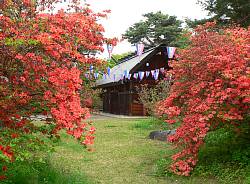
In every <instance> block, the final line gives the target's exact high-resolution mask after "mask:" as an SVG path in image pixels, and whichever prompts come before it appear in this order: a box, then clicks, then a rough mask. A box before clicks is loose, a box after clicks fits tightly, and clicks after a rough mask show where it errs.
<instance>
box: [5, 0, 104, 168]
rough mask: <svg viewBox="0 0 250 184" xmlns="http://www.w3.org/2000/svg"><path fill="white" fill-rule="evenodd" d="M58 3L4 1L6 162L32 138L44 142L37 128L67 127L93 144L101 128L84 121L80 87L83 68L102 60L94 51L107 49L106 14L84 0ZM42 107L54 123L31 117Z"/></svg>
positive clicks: (53, 0)
mask: <svg viewBox="0 0 250 184" xmlns="http://www.w3.org/2000/svg"><path fill="white" fill-rule="evenodd" d="M57 3H59V1H57V0H36V1H33V0H15V1H12V0H9V1H1V2H0V28H1V29H0V55H1V57H0V161H1V162H2V161H13V160H14V159H15V158H17V157H18V158H19V156H20V157H21V156H22V154H21V152H22V151H24V149H25V148H26V147H25V145H26V146H27V144H31V143H34V142H36V143H37V144H43V141H42V140H41V139H39V137H41V135H40V134H39V135H40V136H35V135H37V133H42V134H44V135H50V136H51V135H53V134H56V133H57V131H59V130H61V129H66V130H67V133H68V134H70V135H72V136H74V137H75V138H76V139H78V140H79V141H80V142H81V143H82V144H84V145H90V144H93V139H94V136H93V134H94V132H95V128H94V127H91V126H89V124H88V123H87V122H84V121H83V120H84V119H86V118H88V117H89V110H88V108H82V107H81V103H80V95H79V93H80V90H84V83H83V81H82V79H81V78H82V74H83V73H84V72H85V71H87V70H88V68H89V66H90V65H99V64H100V63H101V61H100V60H98V59H95V58H94V57H92V56H91V53H96V52H99V51H102V44H103V43H104V42H105V39H104V37H103V34H102V32H103V31H104V29H103V27H102V26H101V25H100V24H98V23H97V22H96V21H97V19H98V17H103V16H105V14H100V13H98V14H95V13H93V12H92V11H91V10H90V8H88V7H85V8H82V7H80V6H79V4H80V1H78V0H74V1H71V2H70V3H69V6H68V11H65V10H60V11H58V12H55V11H52V10H53V7H55V6H56V4H57ZM45 12H51V13H45ZM37 108H39V109H42V110H43V114H45V115H47V114H49V115H51V116H52V118H51V119H50V121H48V122H47V124H46V125H45V126H48V127H49V128H47V129H46V128H44V127H41V126H36V124H34V123H32V122H31V119H30V116H31V115H33V114H34V112H36V110H37ZM50 125H52V126H50ZM34 133H36V134H34ZM30 151H32V149H30ZM1 165H2V164H1ZM3 168H5V166H3ZM3 170H4V169H3Z"/></svg>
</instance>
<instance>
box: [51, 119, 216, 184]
mask: <svg viewBox="0 0 250 184" xmlns="http://www.w3.org/2000/svg"><path fill="white" fill-rule="evenodd" d="M148 122H149V121H147V120H146V121H145V120H134V119H130V120H128V119H105V120H95V121H94V124H95V126H96V128H97V133H96V142H95V145H94V147H93V148H94V152H87V151H86V150H84V149H82V148H81V146H80V145H78V144H77V143H76V142H74V141H73V140H72V139H71V138H69V137H68V136H66V135H64V136H63V140H62V143H61V144H60V145H59V146H58V147H57V148H56V153H54V154H53V155H52V157H51V162H52V165H53V166H54V167H55V168H57V169H59V170H62V172H64V173H81V172H82V173H84V174H85V175H86V176H87V178H88V179H89V183H104V184H105V183H106V184H111V183H112V184H113V183H114V184H119V183H123V184H126V183H128V184H130V183H135V184H140V183H142V184H145V183H148V184H151V183H152V184H154V183H156V184H158V183H201V182H203V183H211V182H213V183H215V182H214V181H215V180H214V179H212V180H211V179H206V178H198V177H192V178H184V177H175V176H171V177H159V176H157V173H158V172H159V169H158V167H159V166H161V161H162V159H163V158H165V157H167V158H170V155H171V153H172V148H171V146H170V145H169V144H167V143H164V142H160V141H153V140H150V139H148V137H147V136H148V134H149V132H150V131H152V130H154V128H155V127H156V126H155V125H153V124H148ZM158 128H159V127H158ZM169 160H170V159H169ZM163 164H164V166H162V167H165V161H164V162H163ZM160 169H162V168H160ZM79 183H80V182H79ZM82 183H84V182H82Z"/></svg>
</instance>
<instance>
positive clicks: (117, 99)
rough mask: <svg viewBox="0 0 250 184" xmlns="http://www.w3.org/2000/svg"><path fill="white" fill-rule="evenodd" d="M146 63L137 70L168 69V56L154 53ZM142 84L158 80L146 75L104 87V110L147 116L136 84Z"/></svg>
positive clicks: (155, 82)
mask: <svg viewBox="0 0 250 184" xmlns="http://www.w3.org/2000/svg"><path fill="white" fill-rule="evenodd" d="M146 63H149V66H147V65H146ZM146 63H142V64H141V65H140V67H138V68H137V70H136V72H138V71H150V70H154V69H160V68H162V67H164V68H165V69H168V64H167V59H166V56H164V55H163V54H162V53H161V52H159V53H157V54H156V55H154V56H153V57H152V59H151V60H149V61H147V62H146ZM159 78H163V75H162V74H160V75H159ZM142 84H148V85H149V86H153V85H156V84H157V81H155V80H154V79H153V77H151V75H150V77H148V78H145V77H144V79H143V80H141V81H140V80H139V79H134V78H131V80H124V81H122V83H119V84H115V85H110V86H109V87H105V88H104V89H105V91H106V92H105V93H104V94H103V111H104V112H107V113H112V114H123V115H132V116H145V115H146V114H147V112H146V111H145V108H144V107H143V105H142V104H141V103H140V102H139V99H138V97H139V96H138V93H137V90H136V86H140V85H142Z"/></svg>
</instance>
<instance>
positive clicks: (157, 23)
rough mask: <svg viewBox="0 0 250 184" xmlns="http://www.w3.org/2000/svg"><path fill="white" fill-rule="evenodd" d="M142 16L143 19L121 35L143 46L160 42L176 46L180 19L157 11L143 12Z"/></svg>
mask: <svg viewBox="0 0 250 184" xmlns="http://www.w3.org/2000/svg"><path fill="white" fill-rule="evenodd" d="M143 17H145V19H144V20H141V21H140V22H137V23H135V24H133V25H132V26H131V27H129V28H128V29H127V31H126V32H125V34H124V35H123V37H124V38H125V39H128V41H129V42H130V43H131V44H136V43H139V42H142V43H144V44H145V47H153V46H156V45H158V44H162V43H164V44H167V45H170V46H178V43H177V37H178V36H179V35H180V33H181V31H182V28H181V23H182V21H180V20H178V19H177V17H176V16H169V15H167V14H163V13H162V12H160V11H159V12H156V13H153V12H151V13H147V14H144V15H143Z"/></svg>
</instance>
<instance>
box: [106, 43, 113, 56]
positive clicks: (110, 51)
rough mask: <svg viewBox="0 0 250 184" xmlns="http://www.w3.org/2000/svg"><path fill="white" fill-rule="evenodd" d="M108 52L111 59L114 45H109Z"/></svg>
mask: <svg viewBox="0 0 250 184" xmlns="http://www.w3.org/2000/svg"><path fill="white" fill-rule="evenodd" d="M107 50H108V53H109V59H110V58H111V54H112V51H113V45H112V44H107Z"/></svg>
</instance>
